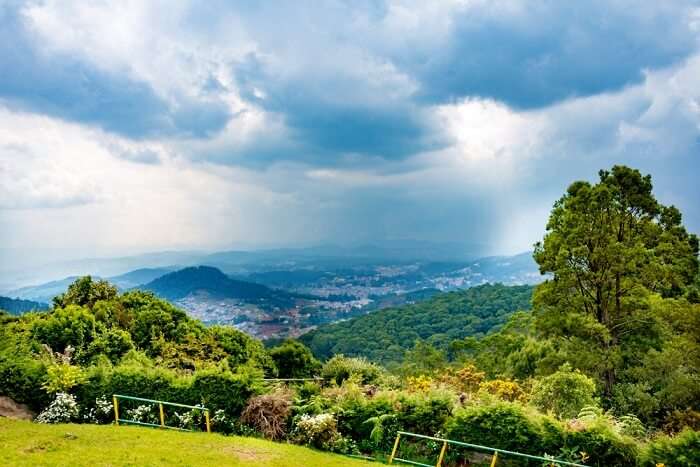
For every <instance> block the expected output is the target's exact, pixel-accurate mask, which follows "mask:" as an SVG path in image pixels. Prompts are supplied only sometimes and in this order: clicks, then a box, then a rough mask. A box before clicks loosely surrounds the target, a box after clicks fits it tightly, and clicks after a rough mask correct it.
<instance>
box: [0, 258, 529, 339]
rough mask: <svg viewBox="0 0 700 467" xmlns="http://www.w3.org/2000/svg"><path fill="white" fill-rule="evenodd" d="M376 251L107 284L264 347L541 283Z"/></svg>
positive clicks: (61, 283)
mask: <svg viewBox="0 0 700 467" xmlns="http://www.w3.org/2000/svg"><path fill="white" fill-rule="evenodd" d="M373 252H374V253H376V254H377V256H376V257H369V256H368V255H367V254H365V253H366V252H364V251H359V252H358V251H354V252H352V251H351V252H347V251H346V252H344V254H340V252H338V251H336V250H332V251H330V252H329V251H318V250H312V251H308V250H304V249H299V250H289V251H286V250H285V251H275V252H267V253H265V252H240V253H235V252H222V253H216V254H211V255H208V256H207V257H205V258H200V260H201V261H208V263H204V264H209V265H208V266H200V265H194V266H186V265H170V266H159V267H149V263H148V262H144V263H143V264H142V265H141V266H143V267H141V268H138V269H134V270H131V271H126V272H123V273H121V274H117V275H113V276H109V277H107V278H106V280H108V281H109V282H111V283H113V284H115V285H116V286H117V287H118V288H119V289H120V290H123V291H124V290H130V289H142V290H150V291H152V292H154V293H155V294H156V295H158V296H160V297H162V298H165V299H167V300H168V301H170V302H171V303H173V304H174V305H176V306H178V307H180V308H181V309H183V310H185V311H186V312H187V313H188V314H189V315H191V316H192V317H194V318H197V319H199V320H201V321H202V322H203V323H205V324H207V325H214V324H230V325H232V326H235V327H236V328H238V329H240V330H242V331H244V332H246V333H248V334H250V335H252V336H255V337H257V338H260V339H279V338H285V337H298V336H300V335H302V334H304V333H307V332H309V331H311V330H313V329H315V328H316V327H318V326H320V325H324V324H329V323H334V322H339V321H345V320H348V319H350V318H353V317H356V316H361V315H364V314H367V313H369V312H371V311H375V310H379V309H383V308H387V307H394V306H400V305H404V304H413V303H417V302H420V301H422V300H425V299H428V298H430V297H432V296H434V295H436V294H439V293H441V292H448V291H452V290H461V289H467V288H470V287H474V286H478V285H482V284H486V283H502V284H505V285H523V284H536V283H538V282H540V281H541V280H542V279H541V276H540V274H539V272H538V270H537V267H536V265H535V263H534V261H533V260H532V256H531V253H523V254H520V255H516V256H498V257H485V258H479V259H474V260H466V259H462V260H446V259H445V258H443V257H435V256H432V257H430V256H428V257H426V258H422V259H421V258H420V255H419V254H417V253H413V254H412V255H407V254H405V252H402V254H398V253H396V251H395V250H373ZM426 255H427V253H426ZM129 264H134V262H133V261H131V262H129ZM96 269H97V270H99V268H96ZM80 272H81V273H83V274H91V273H92V272H93V270H81V271H80ZM93 277H95V278H97V277H98V275H93ZM73 280H75V277H74V276H70V277H67V278H64V279H57V280H54V281H50V282H47V283H44V284H39V285H35V286H25V287H21V288H17V289H13V290H8V291H5V293H4V295H7V296H9V297H17V298H21V299H25V300H34V301H40V302H43V303H50V302H51V300H52V298H53V297H54V296H55V295H57V294H58V293H60V292H62V291H63V290H65V288H66V286H67V284H69V283H71V282H72V281H73Z"/></svg>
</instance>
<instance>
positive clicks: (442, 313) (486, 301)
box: [300, 284, 533, 363]
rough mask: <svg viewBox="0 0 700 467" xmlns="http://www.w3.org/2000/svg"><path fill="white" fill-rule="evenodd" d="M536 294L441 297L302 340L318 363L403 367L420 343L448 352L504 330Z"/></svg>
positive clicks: (486, 289)
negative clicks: (452, 345) (338, 360)
mask: <svg viewBox="0 0 700 467" xmlns="http://www.w3.org/2000/svg"><path fill="white" fill-rule="evenodd" d="M532 290H533V287H532V286H529V285H523V286H513V287H509V286H504V285H501V284H496V285H491V284H487V285H482V286H478V287H474V288H471V289H466V290H460V291H456V292H449V293H444V294H438V295H436V296H434V297H432V298H430V299H429V300H426V301H424V302H420V303H416V304H414V305H405V306H400V307H394V308H386V309H383V310H380V311H376V312H374V313H370V314H368V315H364V316H360V317H357V318H353V319H350V320H348V321H344V322H340V323H334V324H328V325H325V326H321V327H319V328H318V329H316V330H314V331H312V332H310V333H308V334H305V335H303V336H301V338H300V340H301V341H302V342H304V343H305V344H306V345H308V346H309V347H310V348H311V350H312V351H313V352H314V354H315V355H316V356H317V357H319V358H329V357H330V356H332V355H334V354H344V355H348V356H364V357H367V358H369V359H371V360H374V361H377V362H382V363H391V362H398V361H400V360H401V359H402V357H403V355H404V352H405V350H407V349H409V348H411V347H413V345H414V343H415V341H416V340H419V339H423V340H428V341H429V342H431V343H433V344H434V345H435V346H437V347H441V348H446V347H447V344H448V343H449V342H450V341H453V340H455V339H463V338H465V337H469V336H482V335H484V334H486V333H488V332H489V331H491V330H493V329H494V328H497V327H498V326H501V325H503V324H504V323H505V322H506V321H507V320H508V317H510V315H511V314H513V312H515V311H518V310H527V309H529V308H530V299H531V298H532Z"/></svg>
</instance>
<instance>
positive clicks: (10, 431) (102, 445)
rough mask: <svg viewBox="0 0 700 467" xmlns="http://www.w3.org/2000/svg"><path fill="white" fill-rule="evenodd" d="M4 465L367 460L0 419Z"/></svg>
mask: <svg viewBox="0 0 700 467" xmlns="http://www.w3.org/2000/svg"><path fill="white" fill-rule="evenodd" d="M0 440H1V443H0V444H2V449H0V465H8V466H9V465H12V466H17V467H19V466H44V465H51V466H58V465H71V466H76V467H77V466H90V467H93V466H94V467H97V466H111V465H133V466H155V465H179V466H183V465H188V466H200V465H201V466H205V465H206V466H209V465H226V466H229V465H230V466H237V465H258V466H279V467H282V466H285V467H286V466H304V467H313V466H319V467H321V466H330V465H333V466H340V467H343V466H347V467H353V466H357V467H359V466H363V465H373V464H370V463H369V462H366V461H361V460H356V459H351V458H348V457H344V456H340V455H336V454H329V453H323V452H320V451H315V450H312V449H308V448H304V447H300V446H294V445H291V444H281V443H273V442H270V441H265V440H262V439H257V438H242V437H238V436H222V435H218V434H206V433H179V432H173V431H160V430H155V429H150V428H136V427H122V426H120V427H116V426H104V425H103V426H99V425H41V424H37V423H30V422H25V421H15V420H9V419H3V418H0Z"/></svg>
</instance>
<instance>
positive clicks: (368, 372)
mask: <svg viewBox="0 0 700 467" xmlns="http://www.w3.org/2000/svg"><path fill="white" fill-rule="evenodd" d="M382 373H383V370H382V368H381V367H380V366H379V365H377V364H375V363H371V362H369V361H367V360H366V359H364V358H351V357H345V356H343V355H336V356H334V357H333V358H331V359H330V360H328V361H327V362H326V363H325V364H324V365H323V368H322V369H321V376H322V377H323V378H324V379H326V380H328V381H334V382H335V383H336V384H343V381H346V380H348V379H350V377H355V378H357V379H358V382H359V383H361V384H373V383H376V382H377V381H378V380H379V379H380V377H381V376H382Z"/></svg>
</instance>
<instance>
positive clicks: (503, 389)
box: [479, 379, 525, 402]
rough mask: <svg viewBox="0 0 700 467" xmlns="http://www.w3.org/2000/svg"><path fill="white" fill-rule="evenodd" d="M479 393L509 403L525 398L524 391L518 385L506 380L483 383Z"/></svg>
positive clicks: (480, 385)
mask: <svg viewBox="0 0 700 467" xmlns="http://www.w3.org/2000/svg"><path fill="white" fill-rule="evenodd" d="M479 392H480V393H481V394H490V395H492V396H496V397H497V398H499V399H501V400H504V401H509V402H515V401H519V400H522V399H523V398H524V396H525V393H524V392H523V389H522V388H521V387H520V385H519V384H518V383H516V382H515V381H509V380H504V379H494V380H490V381H483V382H482V383H481V384H479Z"/></svg>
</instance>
